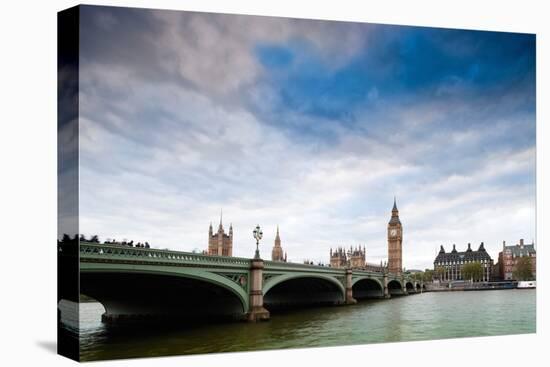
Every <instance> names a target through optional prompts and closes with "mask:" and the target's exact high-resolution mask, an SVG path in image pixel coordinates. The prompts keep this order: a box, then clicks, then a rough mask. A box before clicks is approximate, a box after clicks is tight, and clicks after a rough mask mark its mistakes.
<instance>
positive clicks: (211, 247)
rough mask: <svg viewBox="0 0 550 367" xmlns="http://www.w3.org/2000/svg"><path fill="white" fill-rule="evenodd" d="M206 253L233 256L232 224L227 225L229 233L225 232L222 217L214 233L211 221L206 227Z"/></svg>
mask: <svg viewBox="0 0 550 367" xmlns="http://www.w3.org/2000/svg"><path fill="white" fill-rule="evenodd" d="M208 255H218V256H233V225H231V224H230V225H229V234H225V230H224V229H223V224H222V217H221V216H220V225H219V226H218V231H217V232H216V233H214V232H213V230H212V223H210V228H209V229H208Z"/></svg>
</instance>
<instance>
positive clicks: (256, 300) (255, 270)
mask: <svg viewBox="0 0 550 367" xmlns="http://www.w3.org/2000/svg"><path fill="white" fill-rule="evenodd" d="M263 269H264V261H263V260H262V259H253V260H252V261H251V264H250V306H249V307H250V308H249V310H248V313H247V314H246V319H247V320H248V321H263V320H269V311H268V310H266V309H265V308H264V292H263Z"/></svg>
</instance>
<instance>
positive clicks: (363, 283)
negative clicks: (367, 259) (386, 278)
mask: <svg viewBox="0 0 550 367" xmlns="http://www.w3.org/2000/svg"><path fill="white" fill-rule="evenodd" d="M352 291H353V298H355V299H364V298H383V297H384V285H383V284H382V282H381V281H380V280H378V279H376V278H370V277H359V278H355V279H353V281H352Z"/></svg>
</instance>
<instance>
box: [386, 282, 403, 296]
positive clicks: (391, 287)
mask: <svg viewBox="0 0 550 367" xmlns="http://www.w3.org/2000/svg"><path fill="white" fill-rule="evenodd" d="M388 292H389V294H390V295H391V296H401V295H404V294H405V291H404V290H403V284H401V281H399V280H398V279H391V280H390V281H388Z"/></svg>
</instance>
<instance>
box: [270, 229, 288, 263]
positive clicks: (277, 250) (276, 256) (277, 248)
mask: <svg viewBox="0 0 550 367" xmlns="http://www.w3.org/2000/svg"><path fill="white" fill-rule="evenodd" d="M271 260H273V261H284V262H286V252H285V253H283V248H282V247H281V237H280V236H279V226H277V235H276V236H275V244H274V245H273V250H271Z"/></svg>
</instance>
